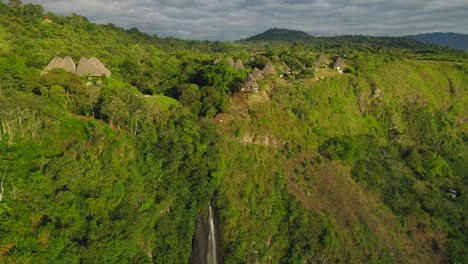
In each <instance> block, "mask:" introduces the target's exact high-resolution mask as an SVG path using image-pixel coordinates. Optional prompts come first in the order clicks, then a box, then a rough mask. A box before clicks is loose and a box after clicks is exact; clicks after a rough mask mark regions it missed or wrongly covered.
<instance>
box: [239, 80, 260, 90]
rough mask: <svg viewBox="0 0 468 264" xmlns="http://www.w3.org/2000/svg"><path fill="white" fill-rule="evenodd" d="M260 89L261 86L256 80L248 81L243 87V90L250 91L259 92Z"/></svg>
mask: <svg viewBox="0 0 468 264" xmlns="http://www.w3.org/2000/svg"><path fill="white" fill-rule="evenodd" d="M258 89H259V86H258V84H257V82H256V81H247V82H245V83H244V87H243V88H242V89H241V91H243V92H250V91H255V92H257V91H258Z"/></svg>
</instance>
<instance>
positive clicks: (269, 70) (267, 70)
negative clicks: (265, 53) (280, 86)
mask: <svg viewBox="0 0 468 264" xmlns="http://www.w3.org/2000/svg"><path fill="white" fill-rule="evenodd" d="M263 72H264V74H265V75H276V70H275V66H274V65H273V64H272V63H271V62H268V63H267V64H266V65H265V67H263Z"/></svg>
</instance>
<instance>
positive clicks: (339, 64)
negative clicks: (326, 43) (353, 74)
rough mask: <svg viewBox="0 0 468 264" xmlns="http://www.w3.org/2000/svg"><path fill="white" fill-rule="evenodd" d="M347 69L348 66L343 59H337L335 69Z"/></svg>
mask: <svg viewBox="0 0 468 264" xmlns="http://www.w3.org/2000/svg"><path fill="white" fill-rule="evenodd" d="M345 67H346V64H345V63H344V61H343V59H342V58H341V57H338V59H336V61H335V63H334V64H333V69H338V68H341V69H343V68H345Z"/></svg>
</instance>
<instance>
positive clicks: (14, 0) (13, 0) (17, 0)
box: [8, 0, 23, 8]
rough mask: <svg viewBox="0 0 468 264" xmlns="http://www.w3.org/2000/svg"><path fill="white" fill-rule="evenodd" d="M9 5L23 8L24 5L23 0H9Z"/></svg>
mask: <svg viewBox="0 0 468 264" xmlns="http://www.w3.org/2000/svg"><path fill="white" fill-rule="evenodd" d="M8 5H9V6H10V7H11V8H21V7H23V1H21V0H9V1H8Z"/></svg>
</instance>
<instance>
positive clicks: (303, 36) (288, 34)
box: [245, 28, 312, 41]
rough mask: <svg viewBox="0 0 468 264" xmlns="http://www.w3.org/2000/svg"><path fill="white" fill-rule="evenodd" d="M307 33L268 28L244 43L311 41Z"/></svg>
mask: <svg viewBox="0 0 468 264" xmlns="http://www.w3.org/2000/svg"><path fill="white" fill-rule="evenodd" d="M311 38H312V36H311V35H309V33H306V32H304V31H299V30H292V29H285V28H270V29H268V30H267V31H265V32H263V33H260V34H257V35H255V36H252V37H248V38H246V39H245V40H246V41H262V40H263V41H264V40H278V41H300V40H308V39H311Z"/></svg>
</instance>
